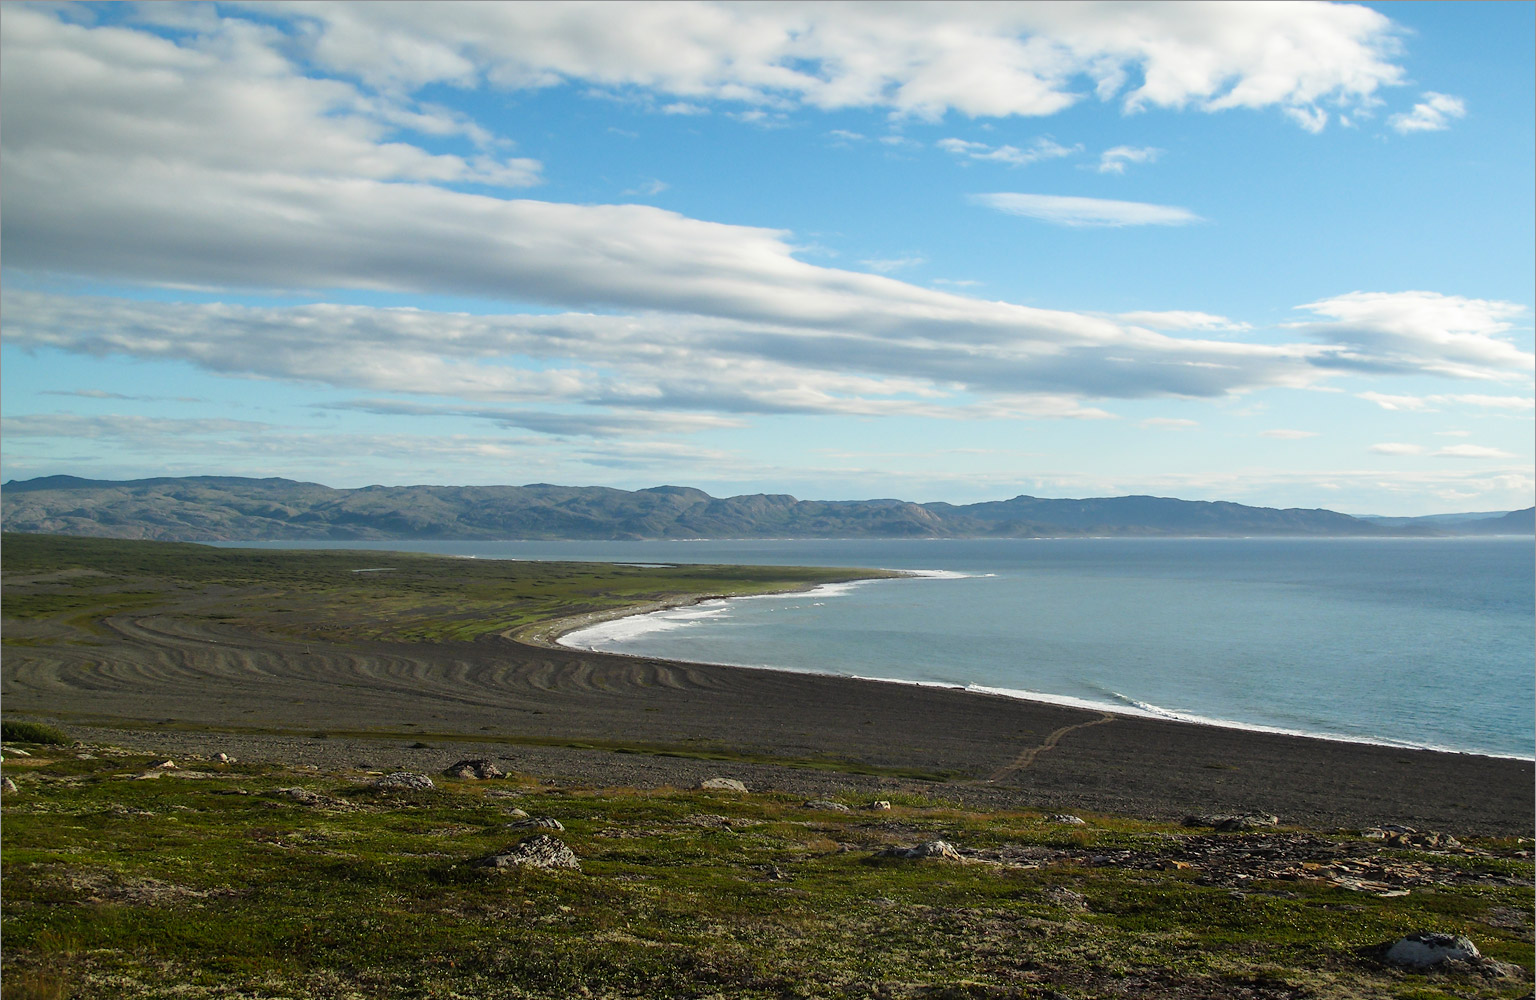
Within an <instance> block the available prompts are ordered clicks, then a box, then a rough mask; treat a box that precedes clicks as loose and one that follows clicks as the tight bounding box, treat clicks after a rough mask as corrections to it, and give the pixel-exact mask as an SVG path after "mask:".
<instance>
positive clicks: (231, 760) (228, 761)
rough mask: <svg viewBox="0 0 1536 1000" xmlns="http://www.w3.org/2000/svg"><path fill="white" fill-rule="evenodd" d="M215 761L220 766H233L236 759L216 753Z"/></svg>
mask: <svg viewBox="0 0 1536 1000" xmlns="http://www.w3.org/2000/svg"><path fill="white" fill-rule="evenodd" d="M213 759H214V760H216V761H218V762H219V763H220V764H233V763H234V762H235V758H233V757H231V756H230V755H229V754H227V753H216V754H214V755H213Z"/></svg>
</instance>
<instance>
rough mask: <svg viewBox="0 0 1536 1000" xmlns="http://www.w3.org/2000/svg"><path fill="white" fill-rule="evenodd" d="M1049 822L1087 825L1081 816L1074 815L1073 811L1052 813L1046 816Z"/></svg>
mask: <svg viewBox="0 0 1536 1000" xmlns="http://www.w3.org/2000/svg"><path fill="white" fill-rule="evenodd" d="M1045 821H1046V822H1047V823H1062V824H1064V825H1066V826H1087V825H1088V824H1087V823H1086V822H1085V821H1084V820H1083V818H1082V817H1081V816H1073V815H1072V814H1071V813H1052V814H1051V815H1049V816H1047V817H1046V818H1045Z"/></svg>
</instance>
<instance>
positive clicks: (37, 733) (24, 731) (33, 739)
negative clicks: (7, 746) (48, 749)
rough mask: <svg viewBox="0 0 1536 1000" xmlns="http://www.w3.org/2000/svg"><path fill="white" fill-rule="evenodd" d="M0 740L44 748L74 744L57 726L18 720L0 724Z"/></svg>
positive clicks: (7, 720) (8, 720) (9, 720)
mask: <svg viewBox="0 0 1536 1000" xmlns="http://www.w3.org/2000/svg"><path fill="white" fill-rule="evenodd" d="M0 740H4V741H5V742H7V743H40V744H43V745H45V746H68V745H69V744H70V743H73V742H74V741H73V740H71V739H70V738H69V734H68V733H66V732H65V731H64V730H62V729H59V728H58V727H57V726H48V725H44V724H43V723H41V722H23V721H21V720H19V719H18V720H12V719H6V720H5V721H4V722H0Z"/></svg>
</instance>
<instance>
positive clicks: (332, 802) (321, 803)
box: [267, 786, 352, 809]
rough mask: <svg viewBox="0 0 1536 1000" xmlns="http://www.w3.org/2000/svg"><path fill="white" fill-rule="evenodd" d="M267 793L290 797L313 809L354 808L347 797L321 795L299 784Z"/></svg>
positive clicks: (284, 797) (276, 796)
mask: <svg viewBox="0 0 1536 1000" xmlns="http://www.w3.org/2000/svg"><path fill="white" fill-rule="evenodd" d="M267 794H268V795H270V796H272V797H273V798H282V799H289V800H291V801H293V802H297V803H298V804H299V805H301V806H308V807H309V808H311V809H351V808H352V803H350V802H348V801H346V800H345V799H338V798H335V797H334V796H330V795H321V794H320V793H319V792H312V791H310V790H309V789H307V788H299V787H297V786H295V787H293V788H274V789H273V790H272V791H270V792H268V793H267Z"/></svg>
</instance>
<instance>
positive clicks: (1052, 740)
mask: <svg viewBox="0 0 1536 1000" xmlns="http://www.w3.org/2000/svg"><path fill="white" fill-rule="evenodd" d="M1114 721H1115V717H1114V716H1113V715H1111V714H1110V713H1108V712H1104V713H1102V714H1101V715H1100V716H1099V717H1098V718H1097V719H1090V720H1089V721H1087V722H1078V723H1075V724H1073V725H1070V726H1062V727H1061V728H1060V729H1057V730H1055V731H1054V732H1052V733H1051V734H1050V735H1049V736H1047V737H1046V738H1045V740H1044V742H1042V743H1041V744H1040V745H1039V746H1033V747H1030V748H1029V749H1028V750H1025V751H1023V752H1022V753H1020V754H1019V755H1018V756H1017V757H1015V758H1013V760H1011V761H1009V762H1008V763H1006V764H1004V765H1003V766H1002V767H1000V768H998V769H997V770H996V771H993V772H992V773H991V774H990V775H989V776H988V777H987V784H991V783H992V782H994V781H1001V780H1002V779H1004V778H1006V777H1008V776H1009V775H1010V774H1014V773H1015V772H1018V771H1022V770H1024V769H1025V768H1027V767H1029V765H1031V764H1033V763H1034V762H1035V758H1036V757H1038V756H1039V755H1040V754H1041V753H1042V752H1044V751H1046V750H1050V749H1052V748H1053V747H1055V746H1056V744H1058V743H1060V742H1061V741H1062V738H1063V737H1065V736H1066V735H1067V734H1068V733H1070V732H1074V731H1076V730H1078V729H1087V728H1088V727H1089V726H1102V725H1104V723H1106V722H1114Z"/></svg>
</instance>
